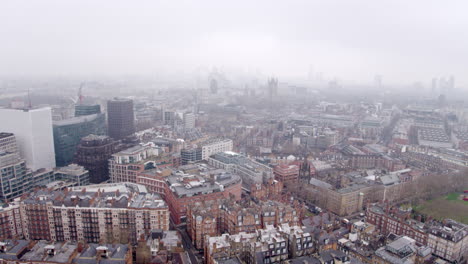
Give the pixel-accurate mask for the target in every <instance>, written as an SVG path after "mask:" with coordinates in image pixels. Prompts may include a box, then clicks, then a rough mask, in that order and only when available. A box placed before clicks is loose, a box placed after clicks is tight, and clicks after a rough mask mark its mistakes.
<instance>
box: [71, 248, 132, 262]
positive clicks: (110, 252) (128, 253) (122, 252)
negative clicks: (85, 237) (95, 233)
mask: <svg viewBox="0 0 468 264" xmlns="http://www.w3.org/2000/svg"><path fill="white" fill-rule="evenodd" d="M132 259H133V258H132V248H131V247H129V246H128V245H124V244H102V245H101V244H88V245H86V247H85V248H84V249H82V250H81V252H79V253H78V254H77V255H76V257H75V258H74V259H73V263H76V264H89V263H96V264H107V263H112V264H131V263H133V262H132Z"/></svg>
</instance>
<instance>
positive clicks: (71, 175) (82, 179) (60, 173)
mask: <svg viewBox="0 0 468 264" xmlns="http://www.w3.org/2000/svg"><path fill="white" fill-rule="evenodd" d="M54 174H55V180H61V181H72V182H76V184H77V186H83V185H88V184H89V183H90V179H89V171H88V170H86V169H85V168H84V167H83V166H79V165H77V164H70V165H68V166H66V167H61V168H57V169H56V170H55V173H54Z"/></svg>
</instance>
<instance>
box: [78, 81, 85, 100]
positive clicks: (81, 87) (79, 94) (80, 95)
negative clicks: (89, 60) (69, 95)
mask: <svg viewBox="0 0 468 264" xmlns="http://www.w3.org/2000/svg"><path fill="white" fill-rule="evenodd" d="M84 84H85V83H84V82H82V83H81V84H80V89H78V102H79V104H80V105H81V104H82V103H83V86H84Z"/></svg>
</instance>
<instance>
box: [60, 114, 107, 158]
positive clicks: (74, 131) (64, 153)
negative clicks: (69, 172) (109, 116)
mask: <svg viewBox="0 0 468 264" xmlns="http://www.w3.org/2000/svg"><path fill="white" fill-rule="evenodd" d="M53 128H54V146H55V161H56V164H57V166H59V167H63V166H66V165H68V164H70V163H71V162H72V161H73V158H74V156H75V153H76V148H77V146H78V145H79V144H80V142H81V139H82V138H83V137H85V136H88V135H90V134H95V135H105V134H106V122H105V116H104V114H93V115H86V116H78V117H73V118H70V119H65V120H60V121H55V122H54V123H53Z"/></svg>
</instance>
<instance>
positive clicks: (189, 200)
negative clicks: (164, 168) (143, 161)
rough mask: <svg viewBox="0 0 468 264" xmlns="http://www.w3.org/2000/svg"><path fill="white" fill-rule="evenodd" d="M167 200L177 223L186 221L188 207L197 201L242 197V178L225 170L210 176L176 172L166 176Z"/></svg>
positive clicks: (236, 199) (237, 198)
mask: <svg viewBox="0 0 468 264" xmlns="http://www.w3.org/2000/svg"><path fill="white" fill-rule="evenodd" d="M165 181H166V194H165V197H166V202H167V204H168V206H169V210H170V211H171V217H172V219H173V220H174V223H175V224H181V223H183V222H185V221H186V217H187V208H188V207H190V206H191V205H193V204H194V203H196V202H201V201H210V200H219V199H223V198H226V199H233V200H235V201H238V200H240V199H241V192H242V191H241V187H242V180H241V178H240V177H239V176H238V175H236V174H232V173H228V172H225V171H223V170H217V171H214V172H212V173H209V175H208V176H201V175H190V174H177V173H176V174H174V175H171V176H168V177H166V178H165Z"/></svg>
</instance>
